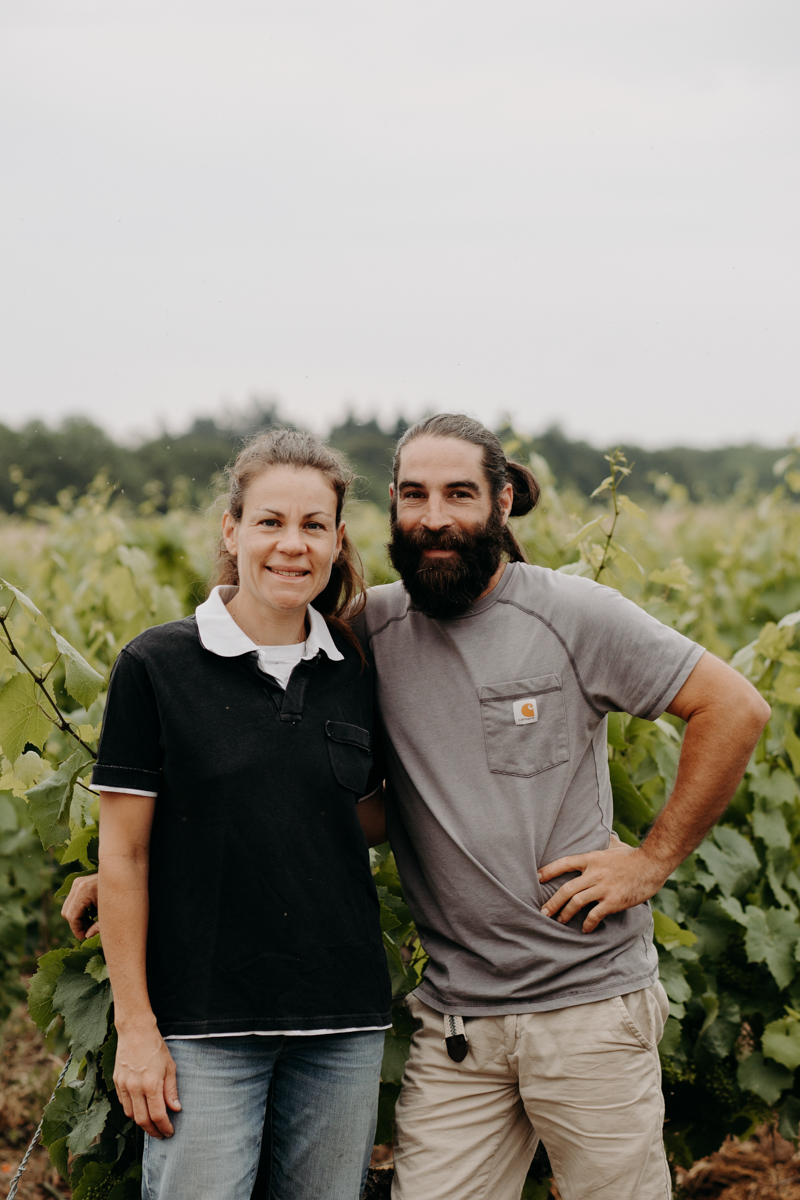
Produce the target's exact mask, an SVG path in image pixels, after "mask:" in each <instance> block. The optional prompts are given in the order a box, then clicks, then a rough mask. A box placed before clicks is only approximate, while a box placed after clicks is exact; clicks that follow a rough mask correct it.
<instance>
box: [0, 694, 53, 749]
mask: <svg viewBox="0 0 800 1200" xmlns="http://www.w3.org/2000/svg"><path fill="white" fill-rule="evenodd" d="M52 728H53V722H52V721H51V720H50V719H49V717H47V716H45V714H44V713H43V712H42V710H41V708H40V707H39V701H38V696H37V689H36V684H35V683H34V681H33V679H32V678H31V676H30V675H27V674H26V675H14V676H13V678H11V679H10V680H9V681H8V683H7V684H6V685H5V687H4V688H3V690H2V692H0V746H2V748H3V753H4V754H5V756H6V758H7V759H8V761H9V762H12V763H13V762H16V760H17V759H18V758H19V756H20V755H21V754H22V751H23V750H24V749H25V747H26V745H28V744H29V743H30V745H32V746H36V747H37V748H38V749H39V750H41V749H42V748H43V746H44V744H45V742H46V741H47V739H48V737H49V736H50V730H51V729H52Z"/></svg>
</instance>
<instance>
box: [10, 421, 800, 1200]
mask: <svg viewBox="0 0 800 1200" xmlns="http://www.w3.org/2000/svg"><path fill="white" fill-rule="evenodd" d="M505 435H506V438H507V450H508V452H509V453H513V454H514V455H515V456H516V457H518V458H520V459H522V460H525V459H530V461H531V463H532V466H533V468H534V470H535V472H536V474H537V475H538V477H539V478H540V480H541V482H542V484H543V495H542V501H541V504H540V507H539V509H538V510H537V512H536V513H534V514H531V515H530V516H529V517H526V518H524V519H523V520H522V521H520V522H517V523H516V525H517V532H518V534H519V536H520V537H521V540H522V541H523V543H524V544H525V546H526V548H527V550H528V552H529V555H530V558H531V560H532V561H534V562H538V563H541V564H543V565H547V566H550V567H553V568H554V569H559V570H564V571H567V572H570V573H580V574H588V575H591V576H593V577H597V576H599V578H600V580H601V582H604V583H607V584H609V585H610V586H613V587H617V588H619V589H620V590H621V591H623V592H624V593H625V594H626V595H628V596H630V597H631V598H632V599H633V600H635V601H636V602H637V603H638V604H640V605H642V606H643V607H644V608H646V609H647V610H648V611H649V612H651V613H653V614H654V615H655V616H657V617H658V618H659V619H660V620H662V621H664V622H666V623H667V624H670V625H672V626H674V627H675V628H678V629H680V630H682V631H683V632H685V633H686V634H688V635H689V636H690V637H693V638H695V639H696V640H698V641H699V642H701V643H702V644H703V645H705V646H707V647H708V648H709V649H710V650H712V651H713V652H714V653H716V654H719V655H720V656H721V657H723V658H725V659H727V660H729V661H731V662H732V663H733V665H734V666H735V667H736V668H737V669H738V670H740V671H742V672H743V673H744V674H745V675H746V676H747V677H748V678H749V679H751V680H752V681H753V683H754V684H755V685H756V686H757V687H758V688H759V689H760V690H761V692H762V693H763V695H764V696H765V697H766V698H767V699H768V700H769V702H770V704H771V705H772V707H773V716H772V720H771V721H770V724H769V726H768V728H767V730H766V732H765V735H764V737H763V738H762V739H761V741H760V743H759V746H758V748H757V751H756V753H755V754H754V756H753V760H752V762H751V763H750V765H749V767H748V770H747V774H746V777H745V779H744V781H743V783H742V785H741V786H740V788H739V789H738V791H737V793H736V796H735V797H734V800H733V803H732V804H731V806H730V808H729V810H728V812H727V813H726V815H725V817H724V819H723V821H722V822H721V823H720V825H719V826H718V827H717V829H716V830H715V831H714V832H713V833H712V835H711V836H710V837H709V838H708V839H707V840H706V842H705V843H704V844H703V845H702V846H701V847H700V848H699V849H698V850H697V852H696V853H695V854H693V855H692V856H691V857H690V858H689V859H688V860H687V862H686V863H684V864H683V866H682V867H681V868H680V869H679V870H678V871H677V872H676V873H675V875H674V876H673V877H672V878H671V879H670V880H669V881H668V883H667V885H666V887H665V888H664V889H663V890H662V891H661V892H660V893H659V894H658V896H656V897H655V899H654V901H653V909H654V917H655V931H656V940H657V944H658V949H659V955H660V959H661V975H662V980H663V982H664V986H665V987H666V990H667V992H668V994H669V997H670V1002H671V1016H670V1018H669V1021H668V1023H667V1028H666V1032H665V1036H664V1039H663V1041H662V1044H661V1047H660V1049H661V1055H662V1062H663V1067H664V1090H665V1097H666V1105H667V1125H666V1140H667V1145H668V1149H669V1152H670V1154H671V1156H672V1159H673V1161H674V1162H684V1163H685V1162H688V1161H690V1160H691V1159H693V1158H695V1157H697V1156H699V1155H701V1154H704V1153H706V1152H708V1151H709V1150H711V1149H714V1148H716V1147H717V1146H718V1145H719V1144H720V1142H721V1141H722V1139H723V1137H724V1136H725V1135H726V1134H727V1133H729V1132H734V1133H738V1134H742V1133H744V1132H745V1131H746V1130H747V1129H748V1128H750V1127H751V1126H752V1125H753V1123H754V1122H760V1121H762V1120H764V1119H768V1118H770V1117H771V1115H772V1114H773V1112H774V1113H776V1114H777V1119H778V1121H779V1127H780V1129H781V1131H782V1132H783V1133H784V1134H785V1135H786V1136H789V1137H794V1136H796V1134H797V1130H798V1119H799V1118H800V1077H798V1068H800V785H799V783H798V778H799V777H800V736H798V718H799V716H800V506H798V503H797V500H796V493H797V492H798V491H800V471H798V459H797V455H796V454H795V453H794V452H790V453H789V454H788V455H787V456H785V458H784V459H783V461H782V462H780V463H779V464H778V473H777V475H776V476H775V485H774V486H773V487H772V488H771V490H770V491H768V492H764V491H758V490H756V489H755V486H754V485H753V484H752V482H751V483H750V484H747V483H746V482H745V483H744V484H742V486H741V487H739V488H738V489H737V490H736V491H735V493H734V494H733V495H732V496H731V497H730V498H729V499H728V500H727V501H726V502H725V503H722V504H717V505H714V506H709V505H707V506H704V507H697V506H696V505H693V504H692V503H690V501H689V497H688V493H687V490H686V488H685V487H683V486H682V485H681V484H679V483H676V482H675V481H674V480H673V479H671V478H669V477H667V476H662V477H661V479H660V480H659V481H658V493H657V495H658V499H657V501H656V502H651V504H650V507H649V508H648V511H647V512H643V511H642V509H640V508H638V507H637V505H636V504H635V503H633V501H631V500H630V499H629V498H628V494H627V493H626V490H625V488H626V486H627V484H628V478H627V477H628V466H627V463H626V460H625V458H624V456H623V455H620V454H613V455H611V456H609V464H610V465H609V466H608V469H609V470H610V475H609V476H608V477H607V478H606V480H605V481H604V482H603V483H602V484H601V485H600V488H599V489H598V490H597V493H596V495H595V496H594V497H592V498H591V499H586V498H584V497H583V496H581V495H580V494H579V493H578V492H577V491H570V490H569V489H561V490H559V489H557V488H556V487H555V485H554V482H553V478H552V475H551V473H550V470H549V467H548V465H547V464H546V462H545V461H544V460H543V459H542V458H540V457H539V456H538V454H537V451H536V445H535V444H534V443H532V442H526V441H525V440H524V439H520V438H517V437H515V436H514V435H513V432H512V431H510V430H506V431H505ZM157 508H158V505H157V504H155V503H153V504H151V506H150V510H149V512H148V510H147V508H146V509H145V514H142V513H141V511H138V510H137V509H134V508H133V507H132V506H130V505H128V504H127V501H126V498H125V497H124V496H121V497H120V496H119V495H118V494H117V495H116V496H115V495H114V494H113V493H112V489H111V488H110V487H109V486H108V485H107V484H106V483H105V481H104V479H103V478H102V477H99V478H97V479H96V480H95V481H94V482H93V483H92V484H91V485H90V486H89V488H88V489H87V490H86V492H85V493H84V494H83V495H81V496H80V497H78V498H76V497H75V495H74V493H73V492H71V491H69V490H65V491H62V492H61V494H60V496H59V498H58V503H56V504H55V505H51V506H42V507H39V508H36V509H33V510H29V511H28V512H27V514H26V516H24V517H22V516H19V517H9V518H6V519H5V522H4V524H2V525H0V576H2V579H3V580H4V581H7V583H4V586H3V594H2V596H0V601H1V602H2V604H3V605H4V608H3V610H2V613H1V614H0V745H2V752H3V761H2V777H1V778H0V1019H2V1018H3V1017H4V1016H5V1015H7V1013H8V1011H9V1009H10V1007H11V1006H12V1005H13V1004H14V1003H15V1002H17V1001H18V1000H19V998H20V997H21V996H22V995H23V994H24V988H23V985H22V983H21V976H26V975H30V974H32V973H33V972H34V971H35V970H36V963H37V959H38V960H40V961H39V967H38V971H37V973H36V974H35V975H34V978H33V980H32V982H31V985H30V994H29V1005H30V1012H31V1015H32V1017H33V1019H34V1020H35V1021H36V1023H37V1025H39V1026H40V1028H41V1029H43V1030H44V1031H46V1033H47V1036H48V1037H49V1038H50V1039H51V1043H52V1044H53V1045H54V1046H57V1047H61V1048H63V1047H64V1046H66V1045H68V1046H69V1047H70V1048H71V1050H72V1053H73V1058H72V1064H71V1067H70V1070H69V1073H68V1075H67V1077H66V1079H65V1081H64V1084H63V1085H62V1087H61V1088H60V1089H59V1091H58V1093H57V1095H56V1097H55V1099H54V1100H53V1102H52V1103H51V1104H50V1105H49V1107H48V1110H47V1117H46V1122H45V1128H44V1140H45V1142H46V1144H47V1145H48V1146H49V1149H50V1153H51V1156H52V1158H53V1161H54V1163H55V1164H56V1165H57V1166H58V1168H59V1170H60V1171H61V1172H62V1174H63V1175H64V1178H65V1179H67V1180H68V1182H69V1184H70V1186H71V1187H72V1188H73V1189H74V1195H75V1197H76V1200H82V1198H85V1197H99V1196H110V1197H112V1198H113V1200H120V1198H121V1197H133V1196H135V1195H138V1188H139V1183H138V1179H139V1165H138V1163H139V1142H138V1137H137V1134H136V1131H135V1129H134V1128H133V1126H132V1124H131V1122H129V1121H127V1120H126V1119H125V1117H124V1114H123V1112H122V1109H121V1107H120V1105H119V1103H118V1101H117V1099H116V1096H115V1095H114V1091H113V1086H112V1083H111V1074H112V1071H113V1061H114V1053H115V1034H114V1030H113V1023H112V1019H113V1003H112V996H111V991H110V986H109V983H108V978H107V972H106V968H105V962H104V959H103V954H102V946H101V944H100V941H99V939H98V938H93V939H92V940H91V941H90V942H84V943H80V944H79V943H77V942H75V941H73V940H72V939H71V938H69V937H68V936H67V930H66V926H65V924H64V922H63V921H62V920H61V918H60V917H59V915H58V910H59V907H60V896H62V895H64V894H65V891H66V890H67V889H68V886H69V882H70V880H71V878H72V877H73V875H74V873H75V872H82V871H89V870H92V869H93V868H94V864H95V862H96V848H97V801H96V798H95V796H94V794H93V793H92V792H91V790H90V789H89V787H88V786H87V785H88V782H89V774H90V771H91V762H92V757H93V753H94V751H95V749H96V744H97V736H98V732H99V725H100V722H101V720H102V708H103V699H104V691H105V681H106V680H107V678H108V673H109V670H110V667H111V665H112V663H113V661H114V659H115V657H116V654H117V652H118V651H119V649H120V647H121V646H122V645H123V644H124V643H125V642H127V641H128V640H129V639H130V638H131V637H133V636H135V635H136V634H137V633H138V632H140V631H141V630H142V629H144V628H147V627H148V626H150V625H153V624H156V623H159V622H163V621H168V620H171V619H173V618H175V617H178V616H181V615H183V614H184V613H187V612H190V611H191V610H192V609H193V608H194V605H195V604H196V602H197V600H198V599H199V598H200V597H201V596H202V594H203V591H204V586H205V579H206V577H207V574H208V557H207V549H208V547H209V546H210V544H211V543H212V542H213V540H214V536H215V530H214V524H215V520H216V518H215V517H213V515H210V516H208V517H207V518H204V517H201V516H198V514H197V512H196V510H187V509H182V508H180V507H173V508H171V509H169V510H168V511H167V512H166V513H164V514H159V513H158V512H157V511H156V509H157ZM347 519H348V525H349V529H350V531H351V533H352V534H353V535H354V537H355V541H356V543H357V545H358V546H359V547H360V549H361V552H362V555H363V558H364V562H365V567H366V569H367V574H368V577H369V579H370V581H371V582H382V581H386V580H388V579H391V578H393V574H392V571H391V568H390V567H389V566H388V564H387V561H386V557H385V553H384V549H383V542H384V540H385V536H386V527H385V516H384V514H383V512H382V511H381V510H380V509H379V508H377V507H376V506H374V505H372V504H370V503H367V502H361V503H356V504H354V505H352V506H351V509H350V511H349V513H348V514H347ZM14 652H16V655H15V653H14ZM681 736H682V730H681V724H680V722H679V721H677V720H674V719H673V718H671V717H668V716H667V717H664V718H662V719H661V720H659V721H656V722H654V723H650V722H645V721H641V720H637V719H635V718H630V717H628V716H627V715H624V714H614V715H612V717H611V718H610V720H609V731H608V740H609V759H610V767H611V776H612V784H613V790H614V802H615V818H616V824H615V828H616V830H617V832H618V834H619V836H620V837H621V838H623V839H624V840H625V841H627V842H629V843H631V844H635V843H636V842H637V841H638V839H639V838H641V837H642V836H643V834H644V833H645V832H646V829H647V827H648V825H649V824H650V823H651V822H652V820H653V818H654V817H655V815H656V814H657V812H658V811H659V809H660V807H661V806H662V804H663V803H664V801H665V799H666V797H667V796H668V794H669V790H670V786H671V782H672V779H673V776H674V773H675V768H676V763H677V759H678V754H679V751H680V741H681ZM454 786H457V780H455V781H454ZM372 861H373V868H374V872H375V875H376V882H377V884H378V887H379V890H380V897H381V908H382V924H383V935H384V942H385V946H386V951H387V958H388V961H389V965H390V970H391V973H392V980H393V985H394V990H395V994H396V997H397V1000H396V1003H395V1021H394V1028H393V1030H392V1031H391V1032H390V1033H389V1034H388V1035H387V1039H386V1053H385V1058H384V1067H383V1079H384V1083H383V1087H382V1097H381V1111H380V1127H379V1133H378V1137H379V1139H380V1140H388V1138H389V1137H390V1136H391V1117H392V1112H393V1108H394V1101H395V1099H396V1096H397V1093H398V1091H399V1084H400V1078H401V1075H402V1070H403V1065H404V1063H405V1059H406V1056H407V1053H408V1045H409V1039H410V1035H411V1022H410V1018H409V1016H408V1013H407V1010H406V1009H405V1007H404V1006H403V1004H402V996H403V995H404V994H405V993H407V992H408V990H410V988H412V987H413V986H414V985H415V983H416V982H417V980H418V979H419V977H420V973H421V971H422V970H424V961H425V956H424V953H423V952H422V949H421V947H420V945H419V942H418V940H417V937H416V933H415V930H414V927H413V923H412V921H411V918H410V914H409V912H408V909H407V907H406V905H405V903H404V901H403V897H402V889H401V886H400V881H399V879H398V876H397V871H396V868H395V865H394V860H393V858H392V856H391V853H390V851H389V847H388V846H386V847H381V848H379V849H378V850H377V851H373V852H372ZM40 956H43V957H40Z"/></svg>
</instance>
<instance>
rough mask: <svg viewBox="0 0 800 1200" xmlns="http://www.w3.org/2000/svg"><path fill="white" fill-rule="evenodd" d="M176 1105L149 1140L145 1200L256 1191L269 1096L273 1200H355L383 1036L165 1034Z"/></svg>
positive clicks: (228, 1198)
mask: <svg viewBox="0 0 800 1200" xmlns="http://www.w3.org/2000/svg"><path fill="white" fill-rule="evenodd" d="M169 1049H170V1053H171V1054H172V1056H173V1058H174V1059H175V1064H176V1066H177V1068H178V1096H179V1099H180V1102H181V1106H182V1108H181V1111H180V1112H179V1113H175V1114H174V1115H173V1116H172V1122H173V1125H174V1126H175V1133H174V1135H173V1136H172V1137H171V1138H166V1139H164V1140H163V1141H160V1140H159V1139H158V1138H151V1137H146V1138H145V1148H144V1161H143V1176H142V1198H143V1200H250V1194H251V1192H252V1189H253V1184H254V1182H255V1178H256V1172H257V1170H258V1163H259V1155H260V1152H261V1139H262V1131H263V1130H264V1128H265V1126H264V1117H265V1112H266V1106H267V1096H268V1095H269V1100H270V1115H269V1120H268V1122H267V1128H266V1136H267V1137H268V1138H269V1145H265V1153H266V1154H267V1155H268V1156H269V1161H268V1163H267V1166H268V1169H269V1177H270V1187H269V1193H268V1194H269V1197H270V1200H359V1198H360V1196H361V1193H362V1192H363V1190H364V1184H365V1182H366V1176H367V1168H368V1166H369V1157H370V1151H371V1150H372V1142H373V1139H374V1136H375V1123H376V1119H377V1111H378V1083H379V1080H380V1070H381V1061H382V1057H383V1033H381V1032H374V1031H369V1032H363V1033H335V1034H325V1035H323V1036H318V1037H256V1036H253V1035H249V1036H245V1037H225V1038H202V1039H197V1040H192V1041H172V1042H169Z"/></svg>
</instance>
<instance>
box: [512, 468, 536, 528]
mask: <svg viewBox="0 0 800 1200" xmlns="http://www.w3.org/2000/svg"><path fill="white" fill-rule="evenodd" d="M506 472H507V474H508V482H509V483H510V484H511V486H512V488H513V489H514V501H513V503H512V505H511V516H512V517H524V516H525V514H526V513H529V512H532V511H533V509H534V508H536V505H537V503H538V500H539V492H540V488H539V484H538V483H537V481H536V476H535V475H534V474H533V472H532V471H529V470H528V468H527V467H523V465H522V463H518V462H513V461H512V460H511V459H506Z"/></svg>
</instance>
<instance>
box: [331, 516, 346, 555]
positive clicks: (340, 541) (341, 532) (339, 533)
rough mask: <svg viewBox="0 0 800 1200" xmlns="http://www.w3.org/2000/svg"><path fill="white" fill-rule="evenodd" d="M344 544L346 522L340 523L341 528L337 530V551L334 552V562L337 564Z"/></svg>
mask: <svg viewBox="0 0 800 1200" xmlns="http://www.w3.org/2000/svg"><path fill="white" fill-rule="evenodd" d="M343 544H344V521H341V522H340V523H339V528H338V529H337V530H336V549H335V550H334V552H333V561H334V562H336V560H337V558H338V557H339V555H340V554H341V552H342V546H343Z"/></svg>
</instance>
